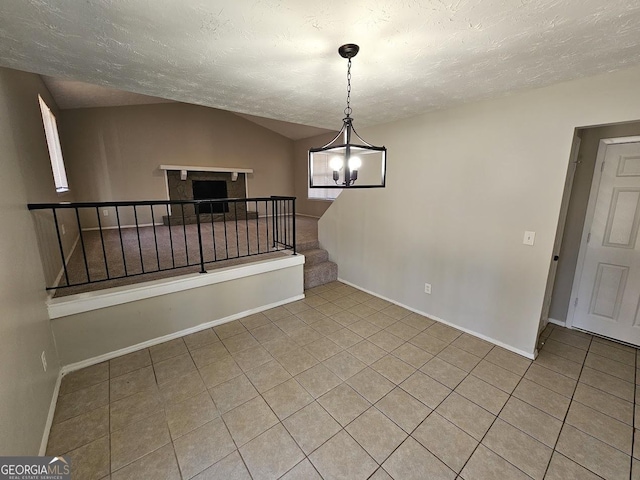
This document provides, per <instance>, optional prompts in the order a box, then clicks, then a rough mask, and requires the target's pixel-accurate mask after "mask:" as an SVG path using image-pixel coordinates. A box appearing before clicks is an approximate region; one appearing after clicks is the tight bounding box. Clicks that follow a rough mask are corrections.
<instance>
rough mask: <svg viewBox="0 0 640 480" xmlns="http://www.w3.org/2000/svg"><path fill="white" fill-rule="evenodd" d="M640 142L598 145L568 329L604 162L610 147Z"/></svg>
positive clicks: (607, 141) (612, 140)
mask: <svg viewBox="0 0 640 480" xmlns="http://www.w3.org/2000/svg"><path fill="white" fill-rule="evenodd" d="M635 142H640V136H632V137H617V138H602V139H600V143H599V144H598V153H597V155H596V161H595V165H594V167H593V168H594V171H593V180H592V181H591V190H590V191H589V203H588V204H587V213H586V215H585V218H584V226H583V227H582V237H581V239H580V250H578V261H577V263H576V271H575V275H574V277H573V285H572V286H571V297H570V299H569V310H568V312H567V321H566V326H567V328H573V324H574V320H575V314H576V300H577V298H578V291H579V289H580V280H581V279H582V270H583V267H584V260H585V257H586V255H587V248H586V247H587V238H588V236H589V232H590V231H591V225H592V224H593V215H594V213H595V208H596V200H597V198H598V190H600V180H601V178H602V162H603V161H604V158H605V156H606V154H607V148H608V147H609V145H620V144H624V143H635Z"/></svg>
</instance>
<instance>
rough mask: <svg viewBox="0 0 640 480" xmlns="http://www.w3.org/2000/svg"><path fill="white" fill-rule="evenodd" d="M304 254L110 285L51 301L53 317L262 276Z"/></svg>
mask: <svg viewBox="0 0 640 480" xmlns="http://www.w3.org/2000/svg"><path fill="white" fill-rule="evenodd" d="M304 262H305V258H304V255H299V254H298V255H291V256H287V257H283V258H276V259H270V260H263V261H260V262H255V263H250V264H246V265H234V266H231V267H226V268H220V269H215V270H212V271H210V272H207V273H204V274H201V273H191V274H188V275H182V276H180V277H171V278H163V279H160V280H153V281H150V282H144V283H138V284H136V285H133V286H132V285H126V286H122V287H115V288H108V289H104V290H99V291H96V292H87V293H79V294H76V295H69V296H67V297H61V298H53V299H50V300H49V301H48V302H47V309H48V311H49V318H50V319H51V320H53V319H56V318H60V317H66V316H69V315H74V314H77V313H83V312H89V311H91V310H97V309H100V308H106V307H111V306H114V305H121V304H123V303H129V302H135V301H137V300H143V299H145V298H152V297H157V296H160V295H166V294H168V293H174V292H181V291H183V290H188V289H191V288H198V287H204V286H207V285H213V284H216V283H222V282H228V281H230V280H236V279H238V278H244V277H249V276H252V275H260V274H262V273H267V272H273V271H275V270H281V269H284V268H290V267H294V266H296V265H303V264H304Z"/></svg>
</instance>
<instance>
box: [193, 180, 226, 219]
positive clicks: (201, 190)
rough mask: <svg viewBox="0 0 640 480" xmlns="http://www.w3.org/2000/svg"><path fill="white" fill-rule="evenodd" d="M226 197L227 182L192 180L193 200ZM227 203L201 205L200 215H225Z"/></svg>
mask: <svg viewBox="0 0 640 480" xmlns="http://www.w3.org/2000/svg"><path fill="white" fill-rule="evenodd" d="M219 198H228V197H227V182H225V181H224V180H193V199H194V200H211V199H219ZM228 211H229V204H228V203H227V202H218V203H202V204H200V213H227V212H228Z"/></svg>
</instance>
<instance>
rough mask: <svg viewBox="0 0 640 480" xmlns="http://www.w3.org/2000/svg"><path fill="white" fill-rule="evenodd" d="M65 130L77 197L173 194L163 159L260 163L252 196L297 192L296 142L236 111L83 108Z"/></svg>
mask: <svg viewBox="0 0 640 480" xmlns="http://www.w3.org/2000/svg"><path fill="white" fill-rule="evenodd" d="M60 128H61V137H62V144H63V148H64V150H65V157H66V159H67V163H68V165H69V167H68V168H69V177H70V182H71V183H72V185H73V187H74V189H75V190H76V191H77V192H78V193H77V201H116V200H163V199H167V191H166V186H165V179H164V171H162V170H159V169H158V166H159V165H162V164H169V165H194V166H216V167H239V168H252V169H253V170H254V173H253V174H250V175H248V185H249V196H251V197H261V196H270V195H293V194H294V186H293V181H294V180H293V178H294V177H293V141H292V140H290V139H288V138H286V137H283V136H282V135H279V134H277V133H275V132H272V131H271V130H268V129H266V128H264V127H261V126H259V125H256V124H255V123H253V122H250V121H248V120H245V119H244V118H241V117H239V116H237V115H234V114H233V113H230V112H225V111H222V110H216V109H213V108H207V107H201V106H197V105H189V104H184V103H165V104H156V105H136V106H126V107H106V108H83V109H73V110H64V111H63V112H62V122H61V127H60ZM112 217H113V216H111V217H108V218H106V219H105V218H103V219H102V220H103V221H104V224H107V225H113V224H115V219H114V218H112ZM91 221H93V222H94V223H95V216H94V215H93V214H92V215H91ZM140 221H141V222H143V223H146V222H149V221H150V218H149V216H145V215H144V214H142V216H141V219H140ZM83 226H84V225H83Z"/></svg>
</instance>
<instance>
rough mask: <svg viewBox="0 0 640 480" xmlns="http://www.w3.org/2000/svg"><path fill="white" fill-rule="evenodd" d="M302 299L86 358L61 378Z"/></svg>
mask: <svg viewBox="0 0 640 480" xmlns="http://www.w3.org/2000/svg"><path fill="white" fill-rule="evenodd" d="M304 298H305V295H304V293H302V294H300V295H295V296H293V297H290V298H286V299H284V300H280V301H277V302H273V303H270V304H268V305H262V306H260V307H256V308H250V309H249V310H245V311H243V312H239V313H234V314H233V315H229V316H227V317H224V318H220V319H218V320H213V321H211V322H206V323H201V324H200V325H196V326H195V327H190V328H186V329H184V330H180V331H179V332H175V333H170V334H169V335H164V336H162V337H157V338H154V339H152V340H147V341H146V342H142V343H138V344H136V345H132V346H130V347H126V348H121V349H120V350H115V351H113V352H109V353H104V354H102V355H98V356H97V357H93V358H88V359H87V360H82V361H81V362H76V363H71V364H69V365H64V366H63V367H62V370H61V372H62V376H64V375H66V374H68V373H70V372H73V371H76V370H80V369H81V368H86V367H90V366H91V365H97V364H98V363H102V362H105V361H107V360H111V359H112V358H116V357H120V356H122V355H126V354H128V353H133V352H137V351H138V350H142V349H143V348H149V347H153V346H154V345H158V344H160V343H164V342H168V341H169V340H174V339H176V338H180V337H184V336H185V335H190V334H192V333H197V332H200V331H202V330H206V329H207V328H211V327H217V326H218V325H222V324H223V323H228V322H232V321H234V320H238V319H239V318H244V317H248V316H249V315H253V314H254V313H260V312H264V311H265V310H270V309H272V308H276V307H279V306H281V305H286V304H287V303H291V302H295V301H298V300H303V299H304Z"/></svg>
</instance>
